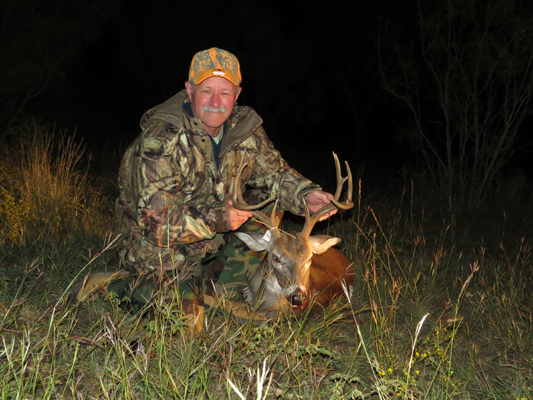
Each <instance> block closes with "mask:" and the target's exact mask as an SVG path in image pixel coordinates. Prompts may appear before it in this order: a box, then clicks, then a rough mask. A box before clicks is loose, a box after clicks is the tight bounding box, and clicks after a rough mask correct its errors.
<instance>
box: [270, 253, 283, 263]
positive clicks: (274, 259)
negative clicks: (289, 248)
mask: <svg viewBox="0 0 533 400" xmlns="http://www.w3.org/2000/svg"><path fill="white" fill-rule="evenodd" d="M282 257H283V254H281V255H279V256H278V255H277V254H272V261H274V262H275V263H280V262H281V258H282Z"/></svg>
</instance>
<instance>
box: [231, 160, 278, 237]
mask: <svg viewBox="0 0 533 400" xmlns="http://www.w3.org/2000/svg"><path fill="white" fill-rule="evenodd" d="M245 159H246V157H243V158H242V159H241V162H240V164H239V168H238V170H237V175H236V176H235V179H234V180H233V181H232V182H231V188H230V195H231V199H232V201H233V207H234V208H236V209H238V210H247V211H251V212H252V216H253V217H254V218H255V219H257V220H258V221H261V222H262V223H264V224H265V225H266V226H268V227H269V228H270V229H276V228H277V227H278V225H279V223H280V221H281V220H280V219H279V218H277V217H276V205H274V210H273V211H272V217H271V218H269V217H268V216H267V215H266V214H265V213H264V212H262V211H258V209H260V208H262V207H264V206H265V205H267V204H268V203H270V202H272V201H273V200H274V199H275V197H270V198H268V199H266V200H265V201H263V202H261V203H260V204H255V205H249V204H246V202H245V201H244V199H243V197H242V189H241V177H242V172H243V171H244V169H245V168H246V167H247V166H248V163H247V162H245ZM276 204H277V202H276Z"/></svg>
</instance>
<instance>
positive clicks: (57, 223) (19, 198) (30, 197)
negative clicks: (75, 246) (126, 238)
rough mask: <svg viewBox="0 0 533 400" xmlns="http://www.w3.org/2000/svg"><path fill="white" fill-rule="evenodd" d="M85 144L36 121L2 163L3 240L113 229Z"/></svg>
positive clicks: (0, 214)
mask: <svg viewBox="0 0 533 400" xmlns="http://www.w3.org/2000/svg"><path fill="white" fill-rule="evenodd" d="M84 156H85V146H84V145H83V144H82V143H81V142H77V141H76V140H75V136H68V135H67V134H66V132H59V133H57V132H55V131H54V130H53V129H51V128H48V127H46V126H43V125H40V124H38V123H37V122H35V121H33V123H32V124H27V125H23V126H20V127H18V129H17V130H16V141H15V143H14V144H13V145H12V146H11V147H9V148H4V149H3V150H2V160H1V161H0V218H1V219H2V220H3V221H4V224H3V225H2V226H1V227H0V244H19V245H20V244H24V243H26V242H27V241H30V242H37V241H41V240H52V241H54V240H58V239H59V238H62V237H68V236H72V235H74V234H77V233H80V232H82V231H84V232H87V233H97V232H102V231H103V229H105V230H107V229H109V223H110V218H109V215H110V213H109V210H108V209H106V207H107V208H109V204H108V203H107V202H106V201H105V199H103V198H102V195H101V193H99V190H98V188H97V187H95V186H94V185H92V182H91V179H90V178H89V175H88V172H87V164H86V166H85V168H83V167H82V165H83V162H84V161H86V160H85V159H84Z"/></svg>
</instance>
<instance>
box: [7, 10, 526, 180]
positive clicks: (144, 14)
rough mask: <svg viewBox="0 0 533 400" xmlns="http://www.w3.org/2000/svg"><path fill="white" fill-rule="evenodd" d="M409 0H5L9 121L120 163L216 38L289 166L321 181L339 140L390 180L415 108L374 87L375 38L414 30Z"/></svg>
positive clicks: (355, 158)
mask: <svg viewBox="0 0 533 400" xmlns="http://www.w3.org/2000/svg"><path fill="white" fill-rule="evenodd" d="M415 5H416V2H414V1H403V2H398V1H389V0H385V1H375V2H369V1H360V0H355V1H350V2H323V1H321V2H317V1H284V2H276V1H273V2H259V1H251V0H247V1H213V0H206V1H202V2H191V1H188V2H184V1H175V0H174V1H172V0H156V1H151V2H147V1H139V0H133V1H125V0H119V1H112V0H94V1H89V0H71V1H69V2H67V1H60V0H57V1H55V2H54V1H48V2H44V1H41V0H40V1H36V0H17V1H15V0H6V1H4V2H3V5H2V6H0V10H1V12H2V14H3V15H4V18H3V21H4V24H3V31H2V32H3V33H2V36H1V37H0V45H1V46H2V47H0V64H2V63H3V67H2V66H1V65H0V73H2V74H3V77H2V82H3V83H2V84H0V85H1V87H0V95H1V96H2V97H1V98H0V100H1V101H2V105H3V106H4V107H3V109H4V110H3V114H4V121H5V120H6V118H5V114H8V113H9V115H17V116H32V117H35V118H40V119H44V120H46V121H49V122H51V123H53V124H55V126H56V128H57V129H61V130H64V129H67V130H68V131H69V132H74V131H76V134H77V136H78V137H80V138H83V140H84V141H85V142H86V143H87V146H88V151H89V152H90V154H91V158H92V159H93V164H94V166H95V167H98V166H99V165H100V166H102V167H106V168H116V167H117V165H118V162H119V160H120V155H121V153H122V152H123V150H124V149H125V147H126V146H127V145H128V144H129V143H130V142H131V141H132V140H133V139H134V138H135V137H136V136H137V135H138V134H139V133H140V129H139V126H138V122H139V119H140V117H141V115H142V113H143V112H144V111H146V110H147V109H149V108H151V107H153V106H154V105H157V104H159V103H161V102H163V101H165V100H166V99H167V98H169V97H170V96H172V95H173V94H175V93H176V92H177V91H179V90H181V89H182V88H183V87H184V82H185V81H186V80H187V77H188V69H189V65H190V62H191V59H192V57H193V55H194V54H195V53H196V52H197V51H200V50H204V49H206V48H209V47H220V48H223V49H226V50H228V51H231V52H232V53H234V54H235V55H236V56H237V57H238V59H239V61H240V63H241V70H242V75H243V83H242V86H243V93H242V95H241V97H240V99H239V103H240V104H245V105H249V106H251V107H253V108H255V109H256V110H257V111H258V113H259V114H260V115H261V116H262V118H263V120H264V126H265V128H266V130H267V134H268V135H269V137H270V138H271V140H272V141H273V142H274V144H275V145H276V147H277V148H278V149H279V150H280V151H281V152H282V154H283V155H284V157H285V158H286V159H287V160H288V161H289V162H290V164H291V165H292V166H294V167H295V168H296V169H298V170H299V171H300V172H302V173H303V174H304V175H306V176H308V177H309V178H310V179H313V180H315V181H317V182H319V183H322V184H323V183H324V182H325V181H327V180H331V179H333V162H332V160H331V151H335V152H337V153H339V155H340V157H341V159H347V160H348V161H349V162H350V164H351V165H352V169H353V170H354V171H356V172H357V173H359V174H361V173H362V177H363V182H364V184H365V186H366V187H368V188H374V187H378V186H379V187H387V186H389V185H391V184H392V183H394V182H395V181H396V180H397V179H398V177H399V171H400V170H401V168H402V166H403V165H404V164H405V163H406V162H407V161H409V160H411V158H412V156H413V155H412V153H411V152H410V149H409V147H408V146H407V145H406V144H405V142H402V141H400V140H398V135H397V133H398V132H399V129H400V128H401V127H402V126H403V125H405V123H406V122H408V121H409V119H410V118H411V115H410V114H409V112H408V110H406V109H405V108H404V107H403V106H402V105H400V104H399V103H397V102H395V101H394V100H393V99H392V97H391V96H390V95H389V94H387V92H386V91H385V90H383V88H382V83H381V81H380V79H379V77H378V74H377V69H378V62H377V52H376V42H377V40H378V38H379V37H380V36H381V35H382V34H383V32H385V31H387V26H388V25H390V24H394V25H395V26H397V27H400V29H399V31H400V32H401V31H402V28H401V27H403V28H404V31H405V32H407V33H406V35H405V40H406V41H410V40H412V38H411V37H409V34H408V32H409V28H410V27H412V26H414V21H416V10H415ZM17 57H18V58H17ZM24 85H26V86H24ZM21 88H22V89H21ZM17 90H18V92H17ZM20 92H22V93H23V92H26V93H27V95H26V98H25V99H24V101H20V99H19V98H17V97H16V96H15V94H16V93H20ZM14 93H15V94H14ZM10 96H11V97H10ZM13 99H15V100H13ZM19 103H23V107H19V106H18V105H19ZM4 136H5V135H4ZM524 157H526V158H524ZM524 160H526V161H524ZM516 162H522V164H528V161H527V156H524V155H521V157H518V158H517V159H516Z"/></svg>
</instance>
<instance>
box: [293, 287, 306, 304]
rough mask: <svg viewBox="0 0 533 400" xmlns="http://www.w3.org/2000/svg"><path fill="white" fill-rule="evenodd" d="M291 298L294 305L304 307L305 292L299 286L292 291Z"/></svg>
mask: <svg viewBox="0 0 533 400" xmlns="http://www.w3.org/2000/svg"><path fill="white" fill-rule="evenodd" d="M289 300H290V303H291V305H292V306H294V307H300V308H303V307H304V305H305V300H306V299H305V293H304V292H303V291H302V290H301V289H300V288H298V289H296V290H295V291H294V292H292V294H291V298H290V299H289Z"/></svg>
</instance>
